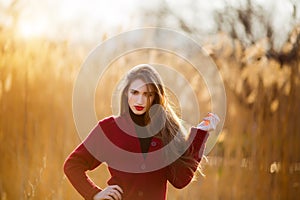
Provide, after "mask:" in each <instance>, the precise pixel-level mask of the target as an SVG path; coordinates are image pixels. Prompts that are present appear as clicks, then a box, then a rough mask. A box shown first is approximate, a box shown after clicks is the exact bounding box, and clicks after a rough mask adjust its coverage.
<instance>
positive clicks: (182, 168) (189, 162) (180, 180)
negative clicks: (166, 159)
mask: <svg viewBox="0 0 300 200" xmlns="http://www.w3.org/2000/svg"><path fill="white" fill-rule="evenodd" d="M208 135H209V134H208V132H207V131H203V130H200V129H197V128H192V129H191V134H190V136H189V138H194V139H193V141H192V144H191V146H190V147H189V148H188V150H187V151H186V153H185V154H188V155H189V157H188V158H186V159H185V160H184V161H185V162H186V163H185V164H183V163H182V162H180V161H176V162H174V163H173V164H171V165H170V166H168V169H167V179H168V181H169V182H170V183H171V184H172V185H173V186H174V187H175V188H178V189H181V188H183V187H185V186H186V185H187V184H189V183H190V182H191V180H192V178H193V177H194V173H195V171H196V170H197V168H198V164H199V162H200V161H201V158H202V156H203V152H204V148H205V142H206V140H207V137H208ZM181 159H182V158H181Z"/></svg>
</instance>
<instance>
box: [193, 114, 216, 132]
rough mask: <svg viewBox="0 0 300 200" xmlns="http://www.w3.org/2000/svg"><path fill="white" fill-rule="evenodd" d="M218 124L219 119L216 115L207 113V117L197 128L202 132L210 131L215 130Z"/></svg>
mask: <svg viewBox="0 0 300 200" xmlns="http://www.w3.org/2000/svg"><path fill="white" fill-rule="evenodd" d="M219 122H220V118H219V117H218V115H217V114H214V113H208V114H207V116H206V117H205V118H204V119H203V121H202V122H201V123H200V124H198V126H197V128H199V129H201V130H203V131H212V130H215V129H216V127H217V125H218V123H219Z"/></svg>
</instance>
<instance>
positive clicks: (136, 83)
mask: <svg viewBox="0 0 300 200" xmlns="http://www.w3.org/2000/svg"><path fill="white" fill-rule="evenodd" d="M149 86H150V87H149ZM129 89H130V90H138V91H148V90H150V91H152V90H154V86H153V84H151V83H146V82H145V81H143V80H142V79H135V80H133V81H132V82H131V84H130V85H129Z"/></svg>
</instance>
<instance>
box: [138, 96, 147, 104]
mask: <svg viewBox="0 0 300 200" xmlns="http://www.w3.org/2000/svg"><path fill="white" fill-rule="evenodd" d="M144 101H145V100H144V96H143V95H138V98H137V103H138V104H140V105H143V104H144Z"/></svg>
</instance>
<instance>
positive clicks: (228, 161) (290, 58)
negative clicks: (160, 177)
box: [0, 0, 300, 200]
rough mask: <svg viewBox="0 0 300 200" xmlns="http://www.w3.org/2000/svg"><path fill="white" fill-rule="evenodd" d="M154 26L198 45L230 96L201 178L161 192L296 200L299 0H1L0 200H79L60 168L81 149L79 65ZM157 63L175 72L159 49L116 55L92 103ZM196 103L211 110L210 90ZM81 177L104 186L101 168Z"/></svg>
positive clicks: (188, 72)
mask: <svg viewBox="0 0 300 200" xmlns="http://www.w3.org/2000/svg"><path fill="white" fill-rule="evenodd" d="M152 26H155V27H165V28H170V29H173V30H176V31H179V32H182V33H184V34H186V35H188V36H190V37H192V38H193V39H194V40H195V41H197V42H198V43H199V44H201V45H202V46H203V47H204V48H205V49H206V51H207V52H208V53H209V54H210V56H211V57H212V59H213V60H214V62H215V63H216V64H217V67H218V69H219V71H220V73H221V74H222V78H223V81H224V84H225V88H226V94H227V115H226V120H225V124H224V127H223V130H222V132H221V134H220V136H219V138H218V141H217V143H216V146H215V147H214V148H213V150H212V151H211V152H210V154H209V155H208V157H207V161H203V162H202V167H203V173H204V174H205V175H206V176H205V177H202V176H201V175H198V178H197V179H196V180H195V181H194V182H192V183H191V184H190V185H189V186H187V187H186V188H184V189H182V190H177V189H174V188H173V187H172V186H169V189H168V199H169V200H185V199H186V200H190V199H192V200H198V199H299V196H300V144H299V143H300V117H299V112H300V93H299V91H300V76H299V75H300V2H299V1H298V0H264V1H263V0H239V1H238V0H214V1H199V0H198V1H197V0H179V1H176V2H175V1H171V0H159V1H158V0H154V1H147V2H146V1H138V0H127V1H122V0H110V1H96V0H89V1H82V0H59V1H58V0H52V1H51V0H43V1H33V0H26V1H25V0H0V142H1V144H0V152H1V154H2V157H1V161H0V162H1V165H0V199H1V200H6V199H9V200H10V199H82V198H81V197H80V196H79V194H78V193H77V192H76V191H75V189H74V188H73V187H72V186H71V184H70V183H69V182H68V180H67V179H66V178H65V176H64V174H63V171H62V165H63V162H64V159H65V158H66V157H67V155H68V154H69V153H70V152H71V151H72V150H73V149H74V148H75V147H76V146H77V145H78V144H79V143H80V138H79V137H78V134H77V132H76V128H75V124H74V120H73V115H72V91H73V86H74V82H75V80H76V76H77V74H78V72H79V70H80V66H81V64H82V63H83V62H84V60H85V58H86V57H87V56H88V53H89V52H90V51H91V50H92V49H93V48H95V46H96V45H97V44H99V43H101V42H102V41H103V40H105V39H107V38H111V37H113V36H115V35H117V34H119V33H121V32H123V31H129V30H132V29H136V28H141V27H152ZM153 60H155V61H157V62H160V63H163V64H167V65H168V66H174V67H175V68H176V66H177V67H178V66H182V65H181V64H182V63H183V61H182V60H180V59H178V58H174V55H163V56H162V55H160V53H159V52H154V53H151V52H148V51H142V52H135V54H131V55H128V56H124V57H121V58H119V59H118V60H117V61H115V62H114V63H112V67H111V68H109V69H110V70H109V72H108V74H110V75H109V76H111V77H113V78H115V79H110V78H108V76H106V78H107V80H106V79H103V80H102V82H100V83H99V86H98V88H99V90H98V92H97V94H99V95H96V98H97V99H99V98H100V96H101V95H100V94H103V93H104V94H105V93H110V92H111V91H112V90H113V86H111V85H110V84H109V82H108V81H109V80H118V76H120V75H121V74H122V73H123V72H124V71H126V68H125V67H123V66H132V65H134V64H139V63H141V62H150V61H153ZM180 69H181V71H182V73H183V74H184V76H185V77H186V78H187V80H191V81H192V85H193V84H194V85H197V84H199V83H200V82H201V80H200V79H199V77H198V76H196V75H195V73H194V71H193V69H192V68H191V67H190V66H189V67H187V68H182V67H181V68H180ZM122 70H123V71H122ZM213 76H214V75H213V74H212V77H208V78H213ZM103 85H105V87H103ZM101 91H102V92H101ZM198 91H199V90H198ZM197 95H198V98H199V99H200V100H201V101H200V102H203V104H204V105H206V104H207V105H209V102H210V97H209V95H207V93H205V92H203V93H202V92H199V94H197ZM106 99H107V100H105V101H104V100H103V101H102V100H101V102H98V103H97V104H96V110H97V115H98V117H99V119H101V118H102V117H103V116H107V115H109V114H111V107H110V103H107V102H109V98H108V97H107V98H106ZM97 101H98V100H97ZM187 103H188V102H187ZM182 106H183V107H184V106H185V105H182ZM203 110H204V111H206V110H209V108H203ZM204 113H205V112H204ZM89 175H90V176H91V177H92V178H93V180H94V181H95V182H96V183H97V184H98V185H99V186H101V187H105V184H106V180H107V178H108V177H109V175H108V172H107V169H106V166H105V165H101V166H100V167H99V168H98V169H96V170H95V171H93V172H90V173H89Z"/></svg>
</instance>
